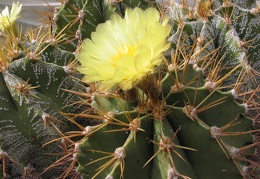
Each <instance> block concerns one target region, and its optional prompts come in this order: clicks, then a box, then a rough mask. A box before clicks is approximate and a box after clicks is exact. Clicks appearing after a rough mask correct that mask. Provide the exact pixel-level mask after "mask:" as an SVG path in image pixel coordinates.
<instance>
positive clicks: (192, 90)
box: [74, 0, 260, 179]
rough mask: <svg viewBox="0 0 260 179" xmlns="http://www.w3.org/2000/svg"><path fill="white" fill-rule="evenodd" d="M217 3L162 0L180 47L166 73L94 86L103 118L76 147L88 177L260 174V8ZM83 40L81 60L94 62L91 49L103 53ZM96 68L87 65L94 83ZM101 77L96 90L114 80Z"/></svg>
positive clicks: (173, 40) (172, 54) (81, 170)
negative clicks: (259, 126)
mask: <svg viewBox="0 0 260 179" xmlns="http://www.w3.org/2000/svg"><path fill="white" fill-rule="evenodd" d="M250 2H251V1H250ZM169 3H170V2H169ZM217 4H218V3H216V4H215V5H216V6H217ZM242 4H243V3H242ZM252 4H254V3H253V2H252V3H251V4H247V5H244V7H248V6H249V7H251V5H252ZM213 6H214V3H213V1H210V0H204V1H198V2H197V4H196V8H193V9H188V8H185V6H182V5H178V4H167V3H166V4H164V10H161V12H164V13H165V14H164V16H169V17H170V20H171V24H172V35H171V37H170V38H169V41H170V42H171V43H172V49H171V50H170V51H169V52H170V53H169V54H165V55H166V59H165V64H164V65H162V67H161V68H160V70H159V73H158V74H154V75H151V76H149V77H148V78H145V79H144V80H143V81H141V82H140V83H138V84H137V85H136V86H135V87H133V88H132V89H130V90H125V91H122V90H120V89H118V90H114V89H113V90H112V91H107V93H104V94H102V93H98V92H94V93H93V96H92V98H91V99H92V100H94V101H93V102H92V103H91V106H92V107H93V108H94V109H95V110H96V113H97V114H98V115H99V118H101V121H103V123H102V124H100V125H98V126H94V127H87V128H85V129H84V131H85V133H84V134H85V135H86V136H85V140H84V141H83V142H82V141H81V142H80V144H79V147H77V148H76V149H75V151H74V152H75V154H77V159H78V162H79V167H78V172H79V173H81V174H82V176H83V178H99V177H100V178H107V179H112V178H178V177H179V178H205V179H206V178H227V179H228V178H255V177H256V178H257V177H259V173H258V172H259V163H258V162H259V161H257V160H256V161H254V160H251V159H250V157H254V156H255V149H254V148H255V146H257V145H259V141H254V138H253V135H252V133H253V132H259V130H253V123H256V122H258V120H259V119H258V118H259V111H258V110H259V97H258V96H259V72H258V71H259V57H258V54H259V52H260V50H259V40H260V39H259V36H258V35H257V33H258V31H259V27H260V26H259V22H260V19H259V16H258V15H259V14H258V13H259V8H255V9H251V10H247V9H242V8H240V7H239V6H238V5H236V4H234V3H231V2H230V1H224V2H223V3H222V4H221V6H219V5H218V6H217V9H216V10H213V9H212V8H213ZM162 18H163V17H162ZM129 28H130V27H129ZM137 35H138V32H137ZM93 37H94V35H93ZM87 43H88V42H87ZM111 43H113V42H111ZM151 43H153V42H152V41H151ZM104 44H105V42H104ZM84 47H85V49H84V50H83V51H82V55H80V56H79V58H80V62H82V63H83V67H88V66H91V65H92V64H90V65H88V64H87V60H88V59H89V58H88V55H86V54H87V53H89V54H90V56H91V55H92V56H93V57H97V56H95V55H94V53H91V52H87V51H88V48H86V46H84V45H83V48H84ZM100 51H101V52H104V50H103V49H102V47H101V48H100ZM84 53H86V54H84ZM133 53H134V52H133ZM97 58H98V57H97ZM85 60H86V61H85ZM105 66H108V65H107V64H106V65H105ZM87 70H91V72H88V71H87ZM94 70H97V71H98V69H97V67H92V66H91V68H89V69H87V68H86V75H87V76H86V77H85V79H86V81H91V80H92V74H95V71H94ZM80 71H81V72H82V73H84V70H83V69H80ZM92 71H93V72H92ZM97 71H96V74H99V73H98V72H97ZM107 71H109V69H106V72H107ZM106 72H105V73H106ZM102 73H103V71H102ZM122 74H123V73H122ZM116 75H118V74H116ZM116 75H115V76H116ZM93 76H94V75H93ZM95 77H96V78H95V79H96V81H97V84H98V86H97V88H98V89H99V85H100V84H106V81H102V80H101V78H99V76H95ZM108 79H109V78H108ZM99 80H100V81H99ZM93 81H95V80H93ZM116 84H117V85H119V87H120V88H121V89H122V87H121V86H120V84H121V83H120V82H118V83H116ZM122 84H123V85H124V83H123V82H122ZM110 87H112V86H110ZM116 89H117V88H116ZM101 90H102V88H101ZM82 95H83V94H82ZM130 101H131V103H130ZM249 117H251V118H249ZM95 118H98V117H95ZM77 146H78V145H77ZM258 160H259V159H258Z"/></svg>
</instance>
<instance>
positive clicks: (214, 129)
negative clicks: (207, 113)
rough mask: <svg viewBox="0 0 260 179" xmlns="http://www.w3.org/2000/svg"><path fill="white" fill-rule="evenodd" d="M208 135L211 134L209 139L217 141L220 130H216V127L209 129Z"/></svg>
mask: <svg viewBox="0 0 260 179" xmlns="http://www.w3.org/2000/svg"><path fill="white" fill-rule="evenodd" d="M210 134H211V137H213V138H215V139H217V138H218V137H219V135H220V134H221V131H220V128H218V127H217V126H212V127H211V128H210Z"/></svg>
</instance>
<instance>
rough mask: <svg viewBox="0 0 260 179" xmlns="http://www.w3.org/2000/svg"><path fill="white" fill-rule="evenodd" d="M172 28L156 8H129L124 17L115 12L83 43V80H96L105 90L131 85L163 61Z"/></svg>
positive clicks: (101, 88) (80, 54)
mask: <svg viewBox="0 0 260 179" xmlns="http://www.w3.org/2000/svg"><path fill="white" fill-rule="evenodd" d="M170 30H171V27H170V25H169V24H168V19H163V20H161V18H160V13H159V12H158V11H157V10H156V9H155V8H148V9H147V10H145V11H143V10H141V9H140V8H135V9H133V10H131V9H127V10H126V12H125V17H124V18H121V17H120V16H119V15H114V16H113V17H112V19H111V20H109V21H106V22H105V23H103V24H100V25H98V26H97V29H96V31H95V32H93V33H92V34H91V39H92V40H90V39H86V40H85V41H84V43H83V45H82V49H81V51H80V53H79V56H78V59H79V61H80V63H81V66H79V67H78V70H79V71H80V72H81V73H83V74H85V76H84V78H83V81H85V82H87V83H91V82H97V88H98V90H99V91H102V92H104V91H108V90H110V89H112V88H115V87H118V86H119V88H121V89H122V90H128V89H131V88H132V87H133V86H135V85H136V84H138V82H140V81H141V80H142V79H143V78H144V77H145V76H147V75H149V74H151V73H154V71H155V67H156V66H158V65H160V64H161V62H162V60H163V59H162V53H163V52H164V51H166V50H167V49H168V48H169V47H170V44H169V43H167V41H166V38H167V36H168V35H169V33H170Z"/></svg>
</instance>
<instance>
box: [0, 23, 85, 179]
mask: <svg viewBox="0 0 260 179" xmlns="http://www.w3.org/2000/svg"><path fill="white" fill-rule="evenodd" d="M8 21H9V22H10V26H6V24H5V26H4V27H5V29H4V30H3V32H2V37H1V47H0V48H1V54H0V73H1V74H0V81H1V82H0V83H1V84H0V86H1V89H0V121H1V123H0V126H1V127H0V128H1V130H0V136H1V137H0V141H1V144H0V145H1V159H2V165H3V171H2V173H3V175H2V177H3V178H5V177H7V178H9V177H12V178H22V177H24V178H27V177H29V176H30V175H32V176H34V178H40V177H43V178H45V177H53V176H55V175H57V171H56V172H55V171H49V172H48V173H44V174H43V175H41V173H42V172H43V170H44V168H47V167H48V166H49V165H51V164H52V163H53V162H55V161H56V160H57V159H58V157H59V156H58V155H57V154H58V153H61V152H63V151H62V150H61V149H60V147H59V145H62V143H60V142H58V143H55V144H54V143H52V144H50V145H46V146H44V144H46V143H47V142H49V141H50V140H53V139H56V138H59V137H62V136H63V135H64V132H66V131H68V130H73V124H72V123H69V122H68V121H67V119H66V118H65V117H64V115H63V114H62V113H73V112H76V111H77V112H79V109H77V108H76V107H75V106H73V105H71V103H74V102H75V101H77V100H79V98H78V97H77V96H76V95H75V94H72V93H69V92H66V91H64V90H63V89H67V90H73V91H78V90H80V91H84V89H85V86H84V85H82V84H81V83H80V82H79V81H78V80H75V77H78V78H79V77H80V76H79V75H73V64H74V60H75V55H74V54H73V53H71V52H68V51H65V50H61V49H60V48H58V47H57V45H56V43H57V41H58V40H59V36H58V35H57V36H53V35H52V34H53V32H51V29H50V28H49V29H45V28H43V27H39V28H38V29H30V28H29V29H28V30H27V32H26V33H25V34H22V33H21V32H20V30H19V29H18V28H16V26H15V25H14V22H11V21H10V19H8ZM74 128H75V126H74ZM55 154H56V155H55ZM40 175H41V176H40Z"/></svg>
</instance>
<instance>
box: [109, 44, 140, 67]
mask: <svg viewBox="0 0 260 179" xmlns="http://www.w3.org/2000/svg"><path fill="white" fill-rule="evenodd" d="M135 49H136V46H127V45H125V44H122V45H121V46H120V47H118V48H117V54H116V55H115V56H114V57H112V61H113V63H114V64H115V65H117V64H118V60H119V59H120V58H122V57H123V56H131V57H134V52H135Z"/></svg>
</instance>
